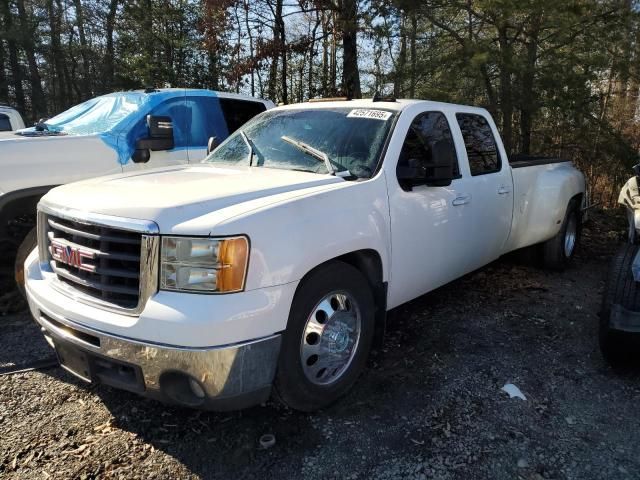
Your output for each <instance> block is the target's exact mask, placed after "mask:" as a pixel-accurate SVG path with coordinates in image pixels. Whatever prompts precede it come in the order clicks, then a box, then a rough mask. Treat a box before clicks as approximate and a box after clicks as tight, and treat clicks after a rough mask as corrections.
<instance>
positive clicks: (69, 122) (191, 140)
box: [20, 89, 229, 165]
mask: <svg viewBox="0 0 640 480" xmlns="http://www.w3.org/2000/svg"><path fill="white" fill-rule="evenodd" d="M147 115H167V116H169V117H171V119H172V121H173V136H174V143H175V149H186V148H188V147H203V146H206V145H207V141H208V139H209V137H212V136H216V137H218V138H219V139H220V140H223V139H225V138H227V136H228V135H229V131H228V129H227V124H226V121H225V118H224V115H223V113H222V109H221V108H220V101H219V100H218V97H217V95H216V93H215V92H213V91H211V90H196V89H193V90H190V89H174V90H162V91H157V92H151V93H144V92H118V93H111V94H109V95H103V96H101V97H96V98H92V99H91V100H87V101H86V102H84V103H81V104H79V105H76V106H75V107H72V108H70V109H69V110H67V111H65V112H63V113H61V114H59V115H56V116H55V117H53V118H51V119H49V120H47V121H46V124H47V127H48V128H49V130H50V131H52V132H60V133H65V134H68V135H96V134H97V135H99V136H100V138H101V139H102V140H103V141H104V142H105V143H106V144H107V145H108V146H110V147H111V148H113V149H114V150H115V151H116V153H117V154H118V161H119V162H120V163H121V164H122V165H124V164H125V163H127V162H129V160H130V159H131V155H132V154H133V151H134V150H135V144H136V141H137V140H139V139H140V138H144V137H146V136H147V135H148V129H147V123H146V117H147ZM34 131H35V130H34V128H33V127H31V128H26V129H24V130H21V131H20V132H24V133H26V134H29V133H33V132H34Z"/></svg>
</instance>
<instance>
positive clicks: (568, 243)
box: [542, 200, 582, 270]
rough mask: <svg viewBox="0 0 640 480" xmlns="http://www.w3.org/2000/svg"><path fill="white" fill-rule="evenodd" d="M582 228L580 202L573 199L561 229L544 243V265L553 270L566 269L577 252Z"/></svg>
mask: <svg viewBox="0 0 640 480" xmlns="http://www.w3.org/2000/svg"><path fill="white" fill-rule="evenodd" d="M581 230H582V228H581V222H580V203H579V202H578V200H571V201H570V202H569V205H568V206H567V212H566V213H565V215H564V220H563V222H562V226H561V227H560V231H559V232H558V233H557V234H556V236H555V237H553V238H552V239H550V240H547V241H546V242H545V243H543V244H542V254H543V261H544V266H545V267H547V268H550V269H552V270H563V269H565V268H566V267H567V266H568V265H569V262H571V259H572V258H573V256H574V254H575V252H576V248H577V246H578V243H579V241H580V233H581Z"/></svg>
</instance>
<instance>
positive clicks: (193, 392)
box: [160, 372, 207, 407]
mask: <svg viewBox="0 0 640 480" xmlns="http://www.w3.org/2000/svg"><path fill="white" fill-rule="evenodd" d="M160 389H161V390H162V393H164V394H165V395H166V396H167V397H169V399H171V400H173V401H174V402H175V403H177V404H179V405H184V406H187V407H197V406H199V405H202V404H203V403H204V401H205V399H206V397H207V394H206V392H205V390H204V387H203V386H202V385H201V384H200V382H198V381H197V380H196V379H195V378H193V377H191V376H189V375H187V374H186V373H182V372H165V373H163V374H162V375H161V376H160Z"/></svg>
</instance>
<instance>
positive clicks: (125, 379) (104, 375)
mask: <svg viewBox="0 0 640 480" xmlns="http://www.w3.org/2000/svg"><path fill="white" fill-rule="evenodd" d="M29 303H30V308H31V312H32V314H33V316H34V318H35V319H36V321H37V322H38V323H39V324H40V326H41V327H42V331H43V333H44V335H45V338H46V339H47V341H48V342H49V344H50V345H51V346H52V347H53V348H55V350H56V352H57V354H58V358H59V360H60V363H61V365H62V366H63V368H65V369H66V370H68V371H70V372H71V373H73V374H74V375H76V376H77V377H79V378H81V379H83V380H86V381H90V382H99V383H103V384H106V385H111V386H113V387H115V388H120V389H123V390H128V391H132V392H135V393H138V394H141V395H143V396H146V397H150V398H154V399H157V400H160V401H163V402H166V403H172V404H178V405H182V406H187V407H193V408H203V409H210V410H237V409H241V408H246V407H249V406H252V405H255V404H258V403H262V402H264V401H266V400H267V399H268V397H269V394H270V390H271V384H272V382H273V378H274V375H275V370H276V364H277V359H278V354H279V352H280V341H281V337H280V335H273V336H270V337H267V338H262V339H258V340H254V341H250V342H246V343H242V344H235V345H229V346H225V347H216V348H181V347H174V346H164V345H157V344H147V343H143V342H139V341H135V340H130V339H126V338H121V337H117V336H113V335H109V334H106V333H102V332H98V331H95V330H93V329H88V328H86V327H83V326H81V325H78V324H76V323H74V322H72V321H70V320H68V319H66V318H63V317H60V316H58V315H55V314H53V313H51V312H45V311H43V310H42V309H41V308H40V307H39V306H38V305H36V304H35V302H33V301H32V300H31V299H30V302H29Z"/></svg>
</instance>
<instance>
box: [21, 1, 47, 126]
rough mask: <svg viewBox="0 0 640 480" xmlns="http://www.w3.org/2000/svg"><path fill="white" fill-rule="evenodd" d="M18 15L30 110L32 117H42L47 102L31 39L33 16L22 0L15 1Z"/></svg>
mask: <svg viewBox="0 0 640 480" xmlns="http://www.w3.org/2000/svg"><path fill="white" fill-rule="evenodd" d="M17 6H18V15H19V17H20V27H21V29H22V32H23V36H22V47H23V49H24V52H25V55H26V57H27V64H28V65H29V80H30V83H31V110H32V115H33V117H34V118H42V117H46V116H47V104H46V101H45V97H44V91H43V90H42V77H41V76H40V72H39V71H38V63H37V62H36V55H35V51H34V50H35V47H34V45H33V39H34V38H35V36H36V32H35V28H34V25H33V17H32V15H30V14H27V11H26V8H25V5H24V0H18V1H17Z"/></svg>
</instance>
